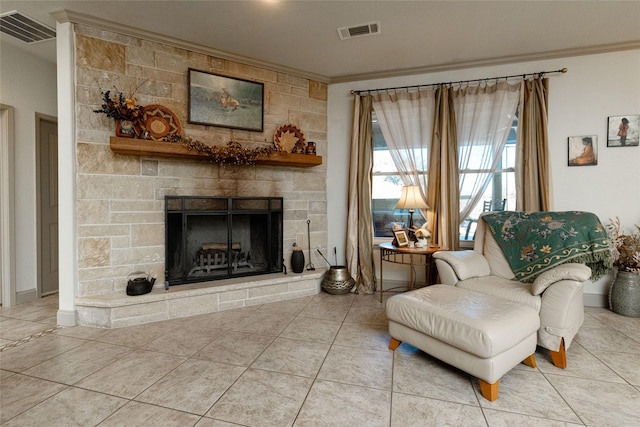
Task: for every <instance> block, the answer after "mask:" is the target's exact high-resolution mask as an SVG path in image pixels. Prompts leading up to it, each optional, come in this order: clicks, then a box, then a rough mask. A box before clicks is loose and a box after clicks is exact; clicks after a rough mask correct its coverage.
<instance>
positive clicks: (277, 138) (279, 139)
mask: <svg viewBox="0 0 640 427" xmlns="http://www.w3.org/2000/svg"><path fill="white" fill-rule="evenodd" d="M273 142H274V144H276V147H277V148H278V150H282V151H284V152H287V153H291V152H293V151H294V147H296V145H297V146H302V148H304V146H305V139H304V134H303V133H302V131H301V130H300V129H299V128H298V127H297V126H294V125H291V124H288V125H283V126H280V127H279V128H278V129H277V130H276V133H275V134H274V135H273Z"/></svg>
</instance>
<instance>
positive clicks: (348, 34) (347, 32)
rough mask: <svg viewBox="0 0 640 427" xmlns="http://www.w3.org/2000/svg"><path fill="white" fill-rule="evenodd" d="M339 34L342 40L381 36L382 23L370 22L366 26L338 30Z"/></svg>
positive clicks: (360, 25)
mask: <svg viewBox="0 0 640 427" xmlns="http://www.w3.org/2000/svg"><path fill="white" fill-rule="evenodd" d="M338 34H339V35H340V40H347V39H352V38H354V37H361V36H372V35H374V34H380V22H379V21H376V22H368V23H366V24H359V25H353V26H351V27H341V28H338Z"/></svg>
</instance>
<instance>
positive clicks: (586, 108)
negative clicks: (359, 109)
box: [327, 50, 640, 305]
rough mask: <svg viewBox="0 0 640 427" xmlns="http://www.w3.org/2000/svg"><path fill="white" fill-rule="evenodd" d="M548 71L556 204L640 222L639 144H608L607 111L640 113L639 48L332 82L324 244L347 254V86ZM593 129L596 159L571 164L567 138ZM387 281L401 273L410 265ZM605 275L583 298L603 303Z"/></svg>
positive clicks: (350, 105)
mask: <svg viewBox="0 0 640 427" xmlns="http://www.w3.org/2000/svg"><path fill="white" fill-rule="evenodd" d="M564 67H567V68H568V70H569V71H568V73H566V74H558V75H552V76H550V96H549V141H550V147H549V149H550V155H551V174H552V206H553V209H554V210H584V211H590V212H593V213H595V214H596V215H598V217H599V218H600V220H601V221H602V222H603V223H605V222H607V221H608V219H609V218H613V217H616V216H618V217H620V220H621V221H622V223H623V224H625V225H626V226H627V227H631V226H632V225H633V224H640V147H626V148H620V147H618V148H613V147H610V148H607V146H606V145H607V144H606V135H607V117H608V116H618V115H637V114H640V50H631V51H623V52H614V53H607V54H598V55H588V56H580V57H570V58H561V59H553V60H546V61H535V62H527V63H519V64H507V65H499V66H492V67H481V68H473V69H467V70H457V71H448V72H438V73H431V74H422V75H414V76H406V77H397V78H388V79H379V80H369V81H360V82H351V83H340V84H333V85H330V86H329V107H328V110H329V111H328V112H329V134H328V141H329V155H328V159H327V165H328V173H327V176H328V184H327V187H328V189H329V194H328V195H327V206H328V208H327V210H328V223H329V237H328V238H329V247H332V246H337V247H338V248H339V249H340V252H339V253H344V247H345V245H344V236H345V234H346V206H347V205H346V201H347V193H346V191H347V188H346V185H347V179H348V162H349V145H350V134H351V121H352V120H353V119H352V117H353V111H352V109H353V101H352V99H353V97H352V95H350V93H349V91H350V90H358V89H375V88H385V87H394V86H405V85H413V84H429V83H442V82H451V81H459V80H467V79H474V78H486V77H497V76H504V75H512V74H521V73H530V72H539V71H548V70H557V69H561V68H564ZM579 135H598V165H597V166H584V167H568V166H567V161H568V149H567V138H568V137H570V136H579ZM393 273H394V271H392V272H390V273H389V274H390V275H391V277H389V275H388V274H387V271H386V265H385V279H388V278H391V279H401V278H402V277H401V275H402V274H406V275H407V276H408V270H407V269H404V270H397V273H396V274H395V277H394V274H393ZM610 280H611V279H610V277H608V278H603V279H601V280H600V281H598V282H597V283H588V284H587V286H586V287H585V294H588V295H586V297H585V302H586V303H587V304H589V305H604V302H605V301H606V299H605V298H604V297H603V295H605V294H606V293H607V292H608V284H609V281H610Z"/></svg>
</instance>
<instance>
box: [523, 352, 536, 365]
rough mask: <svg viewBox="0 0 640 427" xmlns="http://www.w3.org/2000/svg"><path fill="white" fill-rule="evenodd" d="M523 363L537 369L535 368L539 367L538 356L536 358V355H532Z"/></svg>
mask: <svg viewBox="0 0 640 427" xmlns="http://www.w3.org/2000/svg"><path fill="white" fill-rule="evenodd" d="M522 363H524V364H525V365H527V366H531V367H532V368H535V367H537V366H538V365H536V356H535V354H532V355H531V356H529V357H527V358H526V359H524V360H523V361H522Z"/></svg>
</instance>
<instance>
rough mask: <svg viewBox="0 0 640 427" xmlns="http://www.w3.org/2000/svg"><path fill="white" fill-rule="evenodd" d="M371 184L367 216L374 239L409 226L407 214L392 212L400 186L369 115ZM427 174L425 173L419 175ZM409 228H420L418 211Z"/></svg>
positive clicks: (382, 140)
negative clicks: (395, 228) (371, 156)
mask: <svg viewBox="0 0 640 427" xmlns="http://www.w3.org/2000/svg"><path fill="white" fill-rule="evenodd" d="M372 121H373V123H372V124H373V181H372V195H371V199H372V200H371V213H372V216H373V231H374V234H373V235H374V237H394V235H393V226H394V224H396V223H398V224H400V226H401V227H403V228H404V227H408V226H409V211H408V210H407V209H395V205H396V203H398V199H399V198H400V194H401V193H402V187H403V185H404V183H403V182H402V179H401V178H400V174H399V173H398V169H397V168H396V166H395V164H394V163H393V159H392V158H391V153H390V152H389V147H387V143H386V141H385V140H384V136H382V131H381V130H380V126H379V125H378V121H377V119H376V114H375V112H374V113H373V120H372ZM419 173H420V174H425V175H426V174H427V171H419ZM413 224H414V225H416V226H418V227H420V226H421V225H423V224H424V218H423V217H422V215H421V214H420V212H419V211H416V212H415V213H414V214H413Z"/></svg>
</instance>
